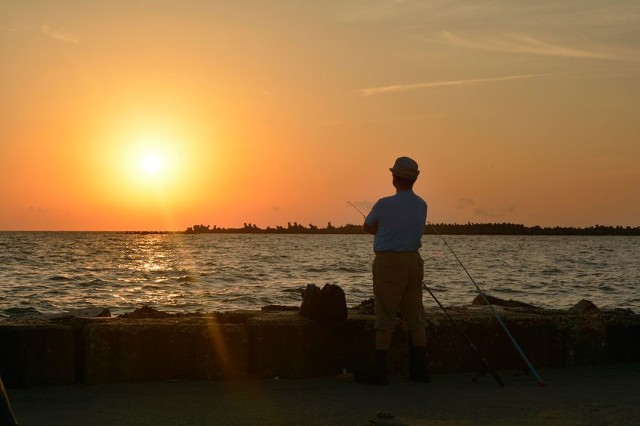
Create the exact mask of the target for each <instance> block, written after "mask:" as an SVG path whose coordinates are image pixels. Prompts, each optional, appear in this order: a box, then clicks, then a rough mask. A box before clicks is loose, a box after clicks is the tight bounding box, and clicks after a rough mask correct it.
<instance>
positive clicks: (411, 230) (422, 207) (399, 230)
mask: <svg viewBox="0 0 640 426" xmlns="http://www.w3.org/2000/svg"><path fill="white" fill-rule="evenodd" d="M365 222H366V223H367V224H368V225H370V226H375V225H377V226H378V232H376V234H375V236H374V238H373V250H374V251H376V252H379V251H397V252H407V251H416V250H418V249H419V248H420V247H422V241H421V240H422V235H423V234H424V228H425V225H426V223H427V203H426V202H425V201H424V200H423V199H422V198H420V197H418V196H417V195H416V194H415V193H414V192H413V191H411V190H408V191H400V192H398V193H396V194H395V195H392V196H390V197H384V198H381V199H379V200H378V201H377V202H376V204H375V205H374V206H373V209H371V212H370V213H369V214H368V215H367V217H366V218H365Z"/></svg>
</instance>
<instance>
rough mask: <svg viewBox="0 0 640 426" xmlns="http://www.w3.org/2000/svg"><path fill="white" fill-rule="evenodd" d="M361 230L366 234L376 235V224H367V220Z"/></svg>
mask: <svg viewBox="0 0 640 426" xmlns="http://www.w3.org/2000/svg"><path fill="white" fill-rule="evenodd" d="M362 230H363V231H364V232H366V233H367V234H371V235H376V233H377V232H378V224H377V223H376V224H375V225H369V224H368V223H367V222H365V223H364V224H363V225H362Z"/></svg>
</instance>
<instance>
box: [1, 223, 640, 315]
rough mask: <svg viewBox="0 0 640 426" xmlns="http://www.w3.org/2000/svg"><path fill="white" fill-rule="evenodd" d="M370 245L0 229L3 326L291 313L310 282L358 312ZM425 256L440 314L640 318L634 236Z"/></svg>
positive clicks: (449, 240)
mask: <svg viewBox="0 0 640 426" xmlns="http://www.w3.org/2000/svg"><path fill="white" fill-rule="evenodd" d="M372 238H373V237H371V236H370V235H366V234H363V235H303V234H298V235H296V234H293V235H292V234H213V233H210V234H182V233H169V234H142V233H138V234H134V233H117V232H0V319H2V320H7V319H13V318H23V317H29V318H33V317H39V316H42V317H50V316H56V315H64V314H68V313H73V312H77V311H79V310H92V309H93V310H96V309H100V308H108V309H109V310H110V312H111V314H112V315H114V316H115V315H119V314H122V313H126V312H131V311H133V310H135V309H137V308H140V307H142V306H145V305H147V306H150V307H153V308H155V309H158V310H161V311H165V312H170V313H196V312H214V311H218V312H223V311H231V310H245V309H248V310H259V309H261V308H262V307H265V306H269V305H285V306H299V305H300V303H301V301H302V296H301V291H302V289H304V288H305V287H306V286H307V285H308V284H315V285H317V286H319V287H322V286H324V285H325V284H336V285H339V286H340V287H341V288H342V289H343V290H344V292H345V295H346V298H347V304H348V305H349V306H355V305H358V304H360V303H361V302H363V301H365V300H367V299H369V298H371V297H372V296H373V290H372V284H371V263H372V261H373V257H374V253H373V251H372ZM421 253H422V257H423V258H424V260H425V281H424V282H425V284H426V285H427V286H428V287H429V288H430V289H431V290H432V292H433V293H434V295H435V296H436V298H437V299H438V300H439V301H440V302H441V303H442V304H443V305H444V306H464V305H469V304H471V302H472V300H473V299H474V298H475V297H476V296H477V295H478V294H479V292H478V289H480V290H481V291H482V292H484V293H486V294H488V295H491V296H495V297H499V298H503V299H507V300H517V301H520V302H525V303H528V304H532V305H534V306H538V307H541V308H548V309H567V308H570V307H571V306H573V305H575V304H576V303H578V302H579V301H581V300H582V299H588V300H590V301H592V302H593V303H595V304H596V305H597V306H598V307H600V308H602V309H629V310H631V311H633V312H636V313H640V291H639V289H640V268H639V266H638V265H639V262H638V261H639V260H640V258H639V254H640V237H638V236H487V235H480V236H460V235H455V236H454V235H442V236H438V235H426V236H425V237H424V238H423V247H422V249H421ZM465 270H466V272H465ZM476 286H477V287H476ZM424 294H425V295H424V301H425V305H426V306H427V308H433V309H438V307H437V305H436V302H435V301H434V299H433V298H432V297H431V296H430V295H429V294H428V293H427V292H425V293H424Z"/></svg>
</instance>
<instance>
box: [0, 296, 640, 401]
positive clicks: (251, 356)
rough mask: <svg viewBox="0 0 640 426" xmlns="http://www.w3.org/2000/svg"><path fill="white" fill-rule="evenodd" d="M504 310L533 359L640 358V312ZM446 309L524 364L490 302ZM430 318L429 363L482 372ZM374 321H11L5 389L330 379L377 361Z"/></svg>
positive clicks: (255, 317)
mask: <svg viewBox="0 0 640 426" xmlns="http://www.w3.org/2000/svg"><path fill="white" fill-rule="evenodd" d="M496 309H498V311H499V313H500V316H501V318H502V319H503V320H504V322H505V324H506V325H507V327H508V328H509V330H510V331H511V333H512V335H513V336H514V337H515V339H516V340H517V341H518V343H519V344H520V346H521V348H522V349H523V351H524V352H525V353H526V355H527V356H528V358H529V360H530V361H531V363H532V364H533V365H534V366H535V367H536V368H542V367H564V366H585V365H594V364H608V363H617V362H640V315H637V314H634V313H632V312H630V311H626V310H613V311H600V310H597V309H595V310H585V311H571V310H568V311H556V310H554V311H549V310H542V309H528V308H503V307H497V308H496ZM448 310H449V312H450V314H451V315H452V316H453V318H454V319H455V321H456V322H457V323H458V325H459V326H460V327H461V328H462V329H463V330H464V332H465V333H466V334H467V335H468V336H469V337H470V338H471V340H472V341H473V343H474V344H475V345H476V347H477V348H478V350H479V351H480V352H481V353H482V355H483V356H484V358H485V359H486V360H487V361H488V362H489V364H490V365H491V366H492V367H493V369H494V370H501V369H514V368H517V369H520V368H522V369H524V367H525V364H524V362H523V361H522V359H521V358H520V356H519V354H518V352H517V351H516V349H515V348H514V346H513V345H512V343H511V342H510V340H509V339H508V338H507V336H506V335H505V333H504V332H503V330H502V329H501V328H500V326H499V324H498V322H497V321H496V319H495V317H494V316H493V313H492V312H491V310H490V308H489V307H487V306H467V307H460V308H448ZM428 318H429V325H428V328H427V334H428V348H427V349H428V354H429V365H430V369H431V371H433V372H434V373H438V372H468V371H478V370H479V369H480V367H481V363H480V358H479V357H478V356H477V354H476V353H475V352H474V351H473V350H471V348H470V346H469V344H468V343H467V341H466V340H465V339H464V338H463V336H462V335H461V334H460V332H459V331H458V329H457V328H456V327H455V326H454V325H453V323H452V322H451V321H450V320H449V319H448V318H447V317H446V316H445V315H444V314H443V313H442V312H441V311H431V312H429V314H428ZM373 320H374V318H373V316H372V315H366V314H362V313H358V312H350V313H349V318H348V319H347V320H346V321H345V322H319V321H314V320H309V319H306V318H303V317H301V316H299V315H298V314H297V312H295V311H291V310H285V311H241V312H230V313H225V314H209V315H196V314H193V315H180V316H171V315H165V316H163V317H159V318H111V317H106V318H104V317H101V318H61V319H52V320H48V321H43V320H38V321H22V322H19V323H12V322H4V323H0V373H1V374H2V377H3V380H4V382H5V385H6V386H7V387H9V388H20V387H33V386H51V385H67V384H77V383H86V384H96V383H116V382H123V383H127V382H150V381H160V380H177V381H179V380H232V379H238V378H265V377H280V378H306V377H319V376H327V375H332V374H339V373H340V372H342V371H343V369H345V368H347V369H348V368H351V367H357V366H362V365H366V364H367V363H368V362H370V359H371V356H372V354H373ZM389 364H390V365H389V369H390V373H392V374H402V373H404V372H405V371H406V364H407V330H406V328H405V325H404V323H403V322H402V321H401V320H400V319H398V322H397V326H396V332H395V334H394V341H393V344H392V348H391V351H390V354H389Z"/></svg>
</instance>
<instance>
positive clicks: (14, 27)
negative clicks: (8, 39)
mask: <svg viewBox="0 0 640 426" xmlns="http://www.w3.org/2000/svg"><path fill="white" fill-rule="evenodd" d="M3 30H4V31H7V32H10V33H22V32H25V31H29V27H26V26H24V25H12V26H10V27H4V28H3Z"/></svg>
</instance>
